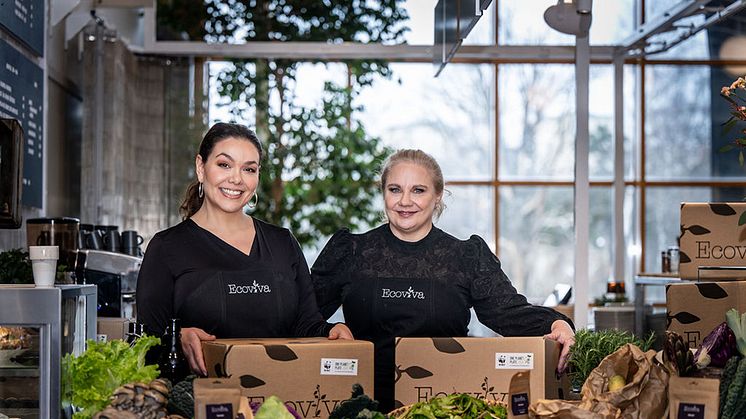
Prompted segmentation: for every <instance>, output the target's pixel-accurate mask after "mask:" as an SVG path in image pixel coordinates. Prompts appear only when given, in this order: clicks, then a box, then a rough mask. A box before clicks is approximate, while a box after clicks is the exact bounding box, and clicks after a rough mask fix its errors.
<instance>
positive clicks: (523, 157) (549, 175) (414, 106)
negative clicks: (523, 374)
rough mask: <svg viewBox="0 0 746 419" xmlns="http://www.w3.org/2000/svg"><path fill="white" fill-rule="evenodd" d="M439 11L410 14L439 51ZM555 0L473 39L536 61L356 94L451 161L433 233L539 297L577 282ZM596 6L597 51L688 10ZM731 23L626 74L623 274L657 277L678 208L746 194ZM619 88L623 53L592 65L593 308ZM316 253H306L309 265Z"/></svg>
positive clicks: (308, 80) (482, 63)
mask: <svg viewBox="0 0 746 419" xmlns="http://www.w3.org/2000/svg"><path fill="white" fill-rule="evenodd" d="M434 3H435V1H434V0H429V1H424V0H423V1H420V0H417V1H415V0H412V1H409V2H407V3H405V5H406V7H407V8H408V10H409V14H410V16H411V17H412V18H411V21H410V24H411V26H410V27H411V31H410V32H409V33H408V34H407V41H408V43H410V44H413V45H423V44H424V45H427V44H431V43H432V39H433V36H432V33H433V29H432V27H433V23H432V22H433V16H432V8H433V5H434ZM556 3H557V2H556V0H526V1H522V2H515V1H510V2H509V1H499V0H494V1H493V2H492V5H491V7H490V9H489V10H488V11H487V13H486V14H485V16H483V17H482V18H481V19H480V22H479V24H478V25H477V27H476V28H475V30H474V31H473V32H472V35H470V38H469V39H467V42H466V44H487V45H488V44H497V45H509V46H513V45H524V46H529V47H536V48H537V53H536V57H539V58H538V59H537V58H534V59H531V60H526V62H516V60H511V61H510V62H504V61H500V60H489V59H483V60H479V59H470V60H469V62H464V61H458V60H457V62H454V63H451V64H448V65H447V66H446V68H445V70H444V71H443V72H442V73H441V75H440V76H439V77H438V78H433V67H432V65H431V64H430V63H429V62H424V60H423V61H422V62H394V63H392V64H391V69H392V70H393V77H392V78H391V79H383V78H381V79H377V80H375V81H374V83H373V85H372V86H371V87H367V88H364V89H362V91H361V93H360V95H359V96H358V97H357V99H356V101H357V104H359V105H362V106H363V107H364V111H362V112H361V113H360V114H359V115H357V118H358V119H360V120H361V121H362V123H363V125H364V126H365V128H366V130H367V131H368V132H369V133H370V134H371V135H373V136H376V137H380V138H381V139H382V140H383V141H384V142H385V143H386V144H387V145H388V146H390V147H393V148H420V149H423V150H425V151H427V152H429V153H431V154H433V155H434V156H435V157H436V159H437V160H438V161H439V162H440V164H441V166H442V168H443V171H444V175H445V178H446V182H447V186H446V188H447V189H448V191H449V195H448V196H447V197H446V201H445V203H446V205H447V209H446V211H445V213H444V214H443V216H442V217H441V218H440V220H438V222H437V225H438V226H439V227H440V228H442V229H444V230H446V231H448V232H449V233H451V234H453V235H454V236H456V237H459V238H461V239H467V238H468V237H469V236H471V235H472V234H478V235H480V236H481V237H483V238H484V239H485V241H486V242H487V243H488V244H489V245H490V246H491V247H492V248H493V250H494V251H495V252H496V253H497V254H498V256H499V258H500V259H501V261H502V263H503V268H504V269H505V271H506V273H507V274H508V276H509V277H510V278H511V280H512V281H513V283H514V285H515V287H516V288H517V289H518V290H519V291H521V292H523V293H524V294H526V295H527V297H529V299H530V300H531V301H533V302H537V303H540V302H542V301H543V300H544V298H545V297H546V296H547V294H549V293H550V291H551V290H552V289H553V288H554V285H555V284H556V283H560V282H561V283H570V284H572V283H573V282H574V280H575V279H574V277H575V272H574V253H575V250H574V235H573V207H574V200H573V189H572V182H573V177H574V167H575V151H574V150H575V149H574V147H575V117H576V114H575V88H574V87H575V72H574V66H573V64H572V62H570V61H569V60H568V61H567V62H561V63H558V62H557V60H553V61H550V60H545V61H542V59H541V53H540V50H539V49H538V48H544V47H546V46H552V45H555V46H556V45H572V44H573V43H574V38H573V37H572V36H569V35H563V34H560V33H558V32H556V31H554V30H552V29H550V28H549V27H548V26H547V25H546V24H545V23H544V22H543V19H542V13H543V11H544V10H545V9H546V8H547V7H549V6H551V5H554V4H556ZM595 3H596V4H594V6H595V9H594V24H593V26H592V29H591V35H590V37H591V44H592V45H596V46H597V45H613V44H615V43H619V42H620V41H622V40H623V39H625V38H627V37H628V36H629V35H630V34H632V33H633V32H634V28H635V27H636V26H639V24H641V23H642V21H640V22H637V23H636V22H635V19H636V18H635V16H636V15H638V14H639V15H641V16H642V18H643V19H646V20H650V19H652V18H653V17H654V16H655V15H657V14H660V13H663V12H665V10H667V9H668V8H670V7H671V6H672V5H674V4H675V3H676V2H675V1H673V0H667V1H660V2H659V1H644V2H643V1H641V0H622V1H614V2H595ZM602 3H603V4H602ZM643 5H644V10H642V9H643ZM698 18H702V17H701V16H700V17H698ZM732 19H733V20H732V21H729V22H723V23H719V24H717V25H714V26H712V27H710V28H708V29H707V30H704V31H702V32H700V33H699V34H697V35H696V36H695V37H692V38H690V39H689V40H687V41H685V42H683V43H681V44H680V45H678V46H677V47H675V48H673V49H671V50H670V51H668V52H666V53H664V54H659V55H654V56H649V57H646V58H644V59H639V60H632V59H631V60H628V62H627V64H626V65H625V69H624V105H625V106H624V138H625V141H624V180H625V184H626V189H625V202H624V211H623V212H624V215H623V217H624V236H625V242H626V244H627V246H626V248H625V249H622V250H623V251H624V252H625V256H626V265H625V266H626V268H625V271H626V272H625V275H626V278H625V279H626V280H630V279H631V277H632V276H633V275H635V274H636V273H638V272H640V271H650V272H655V271H658V270H659V269H660V266H659V263H660V262H659V256H660V251H661V250H665V249H666V248H667V247H668V246H671V245H674V244H676V239H677V237H678V234H679V221H678V220H679V206H680V203H681V202H682V201H708V200H741V199H742V198H743V197H744V196H746V180H745V178H744V173H746V172H745V171H744V169H743V168H742V167H741V166H740V165H739V164H738V161H737V158H736V155H735V154H722V153H719V152H718V149H719V148H720V147H721V146H722V145H723V144H725V143H726V142H727V141H728V138H727V136H724V135H723V134H722V132H721V123H722V122H723V121H724V120H725V119H726V118H727V108H726V106H725V103H724V101H723V100H722V99H721V98H720V97H719V96H718V93H719V87H720V86H722V85H724V84H728V83H730V81H732V79H733V78H735V74H738V71H746V70H743V69H744V68H746V67H738V66H739V65H741V66H744V65H746V55H741V56H740V58H739V57H736V58H733V56H732V55H727V54H726V53H727V51H728V50H729V48H732V47H731V46H730V44H732V43H733V42H735V41H732V40H731V38H733V37H739V36H740V39H743V37H744V35H746V34H744V33H743V30H741V29H740V28H741V25H739V24H737V23H734V22H738V19H739V18H738V17H736V18H732ZM741 19H742V18H741ZM496 22H497V23H498V24H497V25H496V24H495V23H496ZM741 51H744V49H742V50H741ZM723 54H726V55H723ZM741 54H743V52H742V53H741ZM723 57H726V58H727V61H723V60H724V58H723ZM325 80H335V81H336V82H338V83H340V82H342V83H343V82H344V80H345V67H344V66H343V65H340V64H335V63H330V64H329V65H322V64H311V63H308V64H306V65H304V66H303V67H302V68H301V69H300V70H299V71H298V74H297V79H296V86H297V88H296V89H295V91H294V94H295V95H296V97H297V98H298V99H299V100H301V101H302V103H303V104H305V105H306V106H314V105H317V104H318V103H320V101H321V95H322V88H323V82H324V81H325ZM613 80H614V69H613V66H612V63H611V60H610V59H609V60H608V62H603V61H598V60H594V62H593V64H592V66H591V72H590V85H589V90H590V120H589V125H590V155H589V161H590V176H591V186H592V187H591V192H590V220H588V222H589V224H590V243H589V251H590V259H589V261H588V262H589V268H590V270H589V272H590V280H591V286H590V289H589V297H590V298H591V299H593V298H597V297H600V296H601V295H602V294H603V292H604V291H605V284H606V281H607V280H609V279H610V278H612V275H613V261H614V253H613V252H614V249H613V247H614V246H613V242H614V240H613V235H612V230H613V217H614V216H615V215H614V211H613V207H614V203H613V199H612V196H613V191H612V180H613V174H614V153H613V143H614V142H613V132H614V83H613ZM220 112H221V111H220V110H219V109H218V110H215V111H214V112H213V114H211V119H213V120H215V119H221V114H220ZM314 258H315V252H314V251H309V262H311V263H312V262H313V259H314ZM616 279H619V278H616Z"/></svg>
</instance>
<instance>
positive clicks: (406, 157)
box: [380, 149, 446, 218]
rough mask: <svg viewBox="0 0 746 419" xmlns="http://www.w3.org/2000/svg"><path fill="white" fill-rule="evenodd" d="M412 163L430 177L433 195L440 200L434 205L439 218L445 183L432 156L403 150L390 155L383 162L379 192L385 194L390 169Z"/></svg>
mask: <svg viewBox="0 0 746 419" xmlns="http://www.w3.org/2000/svg"><path fill="white" fill-rule="evenodd" d="M403 162H407V163H414V164H416V165H418V166H420V167H423V168H425V169H426V170H427V172H428V173H430V177H431V178H432V179H433V186H434V188H435V193H436V194H437V195H440V199H439V200H438V202H436V203H435V211H434V214H435V218H438V217H440V214H442V213H443V210H444V209H445V208H446V206H445V204H444V203H443V190H444V185H445V182H444V181H443V171H442V170H440V165H439V164H438V162H437V161H435V159H434V158H433V156H431V155H429V154H427V153H425V152H424V151H422V150H413V149H405V150H399V151H396V152H395V153H394V154H392V155H390V156H389V157H388V158H387V159H386V161H384V162H383V169H382V170H381V185H380V187H381V192H382V193H384V194H385V193H386V180H387V179H388V177H389V173H390V172H391V169H392V168H393V167H394V166H396V165H397V164H399V163H403Z"/></svg>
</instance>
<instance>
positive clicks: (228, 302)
mask: <svg viewBox="0 0 746 419" xmlns="http://www.w3.org/2000/svg"><path fill="white" fill-rule="evenodd" d="M254 228H255V229H256V237H255V238H254V243H253V245H252V246H251V253H250V254H249V255H246V254H245V253H243V252H242V251H240V250H238V249H236V248H235V247H233V246H231V245H229V244H228V243H226V242H224V241H223V240H221V239H220V238H218V237H217V236H215V235H214V234H212V233H210V232H209V231H207V230H205V229H203V228H202V227H200V226H198V225H197V224H196V223H195V222H194V221H192V220H190V219H187V220H185V221H183V222H182V223H180V224H178V225H176V226H174V227H171V228H169V229H167V230H164V231H161V232H159V233H157V234H156V235H155V236H154V237H153V239H152V240H151V241H150V244H149V245H148V249H147V252H146V253H145V258H144V259H143V262H142V266H141V268H140V274H139V276H138V278H137V294H136V295H137V319H138V321H139V322H141V323H143V324H144V325H145V328H146V332H148V333H151V334H155V335H156V336H161V335H162V334H163V332H164V330H165V328H166V325H167V324H168V321H169V319H171V318H173V317H177V318H180V319H181V326H182V327H199V328H201V329H203V330H204V331H206V332H207V333H210V334H214V335H215V336H217V337H218V338H238V337H243V338H247V337H303V336H327V335H328V333H329V330H330V329H331V328H332V325H330V324H328V323H327V322H325V321H324V319H323V318H322V317H321V314H320V313H319V310H318V307H317V306H316V299H315V298H314V294H313V286H312V284H311V277H310V274H309V272H308V264H307V263H306V260H305V258H304V257H303V253H302V252H301V250H300V246H299V245H298V242H297V241H296V240H295V237H293V235H292V234H291V233H290V231H288V230H287V229H285V228H281V227H277V226H274V225H271V224H268V223H265V222H262V221H259V220H256V219H254Z"/></svg>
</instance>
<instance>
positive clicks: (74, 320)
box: [0, 285, 96, 419]
mask: <svg viewBox="0 0 746 419" xmlns="http://www.w3.org/2000/svg"><path fill="white" fill-rule="evenodd" d="M95 336H96V286H95V285H58V286H55V287H52V288H35V287H34V286H33V285H31V286H23V285H12V286H8V285H2V286H0V413H1V414H3V415H6V416H8V417H12V418H20V419H27V418H53V419H56V418H59V417H61V412H62V409H61V403H60V363H61V360H62V357H63V356H64V355H65V354H68V353H73V354H76V355H77V354H80V353H82V352H83V351H85V348H86V340H88V339H95Z"/></svg>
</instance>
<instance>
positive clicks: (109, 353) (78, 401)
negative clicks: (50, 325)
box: [62, 336, 161, 419]
mask: <svg viewBox="0 0 746 419" xmlns="http://www.w3.org/2000/svg"><path fill="white" fill-rule="evenodd" d="M160 342H161V340H160V339H158V338H156V337H153V336H143V337H141V338H140V339H138V340H137V341H136V342H135V344H134V345H132V346H130V345H129V344H128V343H126V342H124V341H121V340H111V341H109V342H102V343H99V342H96V341H93V340H89V341H88V349H86V351H85V352H83V353H82V354H81V355H80V356H78V357H75V356H72V354H68V355H65V357H64V358H63V359H62V384H63V389H62V402H63V403H65V404H72V405H73V406H75V407H76V408H81V409H82V411H79V412H76V413H75V415H74V416H73V418H74V419H88V418H91V417H92V416H93V415H94V414H95V413H96V412H98V411H100V410H102V409H103V408H105V407H106V405H107V404H108V403H109V396H111V394H112V392H113V391H114V390H115V389H116V388H117V387H119V386H121V385H123V384H126V383H130V382H133V381H140V382H144V383H147V382H150V381H152V380H153V379H155V378H157V377H158V374H159V371H158V366H157V365H145V354H146V353H147V352H148V350H149V349H150V348H152V347H153V346H156V345H158V344H160Z"/></svg>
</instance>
